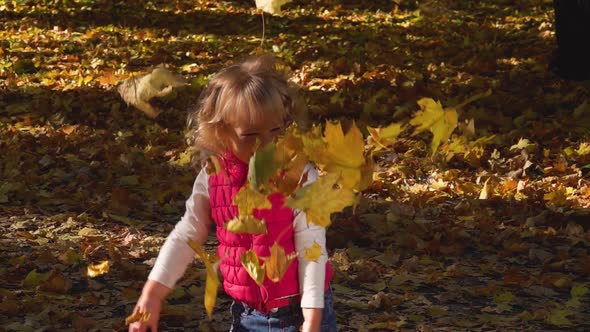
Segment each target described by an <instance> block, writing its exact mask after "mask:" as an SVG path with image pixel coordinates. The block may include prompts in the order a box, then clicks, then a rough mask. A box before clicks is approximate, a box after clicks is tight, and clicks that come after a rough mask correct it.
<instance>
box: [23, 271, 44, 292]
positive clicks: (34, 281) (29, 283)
mask: <svg viewBox="0 0 590 332" xmlns="http://www.w3.org/2000/svg"><path fill="white" fill-rule="evenodd" d="M50 274H51V272H46V273H37V270H32V271H31V272H29V274H27V276H26V277H25V280H23V287H24V288H33V287H37V286H39V285H41V284H42V283H44V282H45V281H47V279H49V276H50Z"/></svg>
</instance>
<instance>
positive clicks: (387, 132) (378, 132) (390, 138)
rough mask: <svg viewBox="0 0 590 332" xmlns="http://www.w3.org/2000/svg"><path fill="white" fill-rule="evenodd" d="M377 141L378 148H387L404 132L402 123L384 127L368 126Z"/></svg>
mask: <svg viewBox="0 0 590 332" xmlns="http://www.w3.org/2000/svg"><path fill="white" fill-rule="evenodd" d="M367 130H368V131H369V134H371V137H372V138H373V141H374V142H375V144H376V145H377V146H376V150H380V149H385V148H387V147H388V146H390V145H391V144H393V143H394V142H395V138H396V137H397V136H399V134H400V133H401V132H402V124H401V123H392V124H390V125H389V126H387V127H384V128H372V127H367Z"/></svg>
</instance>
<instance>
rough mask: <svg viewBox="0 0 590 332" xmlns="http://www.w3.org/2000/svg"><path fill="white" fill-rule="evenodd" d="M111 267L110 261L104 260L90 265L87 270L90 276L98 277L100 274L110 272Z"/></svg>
mask: <svg viewBox="0 0 590 332" xmlns="http://www.w3.org/2000/svg"><path fill="white" fill-rule="evenodd" d="M109 267H110V263H109V261H103V262H101V263H98V264H94V265H88V269H87V271H86V274H87V275H88V276H89V277H90V278H94V277H98V276H100V275H103V274H105V273H109Z"/></svg>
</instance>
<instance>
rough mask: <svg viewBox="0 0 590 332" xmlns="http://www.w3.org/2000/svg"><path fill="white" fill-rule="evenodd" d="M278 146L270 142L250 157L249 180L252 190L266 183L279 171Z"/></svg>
mask: <svg viewBox="0 0 590 332" xmlns="http://www.w3.org/2000/svg"><path fill="white" fill-rule="evenodd" d="M276 150H277V146H276V144H275V143H269V144H267V145H266V146H264V147H263V148H262V149H260V150H258V151H256V152H255V153H254V154H253V155H252V157H250V163H249V165H248V182H249V183H250V188H251V189H252V190H258V189H259V188H260V187H261V186H262V185H264V183H265V182H266V181H267V180H268V179H269V178H270V177H271V176H273V175H275V174H276V173H277V172H278V171H279V166H280V165H279V161H278V160H277V158H276V154H277V151H276Z"/></svg>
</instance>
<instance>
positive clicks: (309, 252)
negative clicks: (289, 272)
mask: <svg viewBox="0 0 590 332" xmlns="http://www.w3.org/2000/svg"><path fill="white" fill-rule="evenodd" d="M322 253H323V250H322V246H320V245H319V243H317V242H315V241H313V245H312V246H311V247H310V248H305V259H307V260H308V261H311V262H317V261H318V259H319V258H320V257H321V256H322Z"/></svg>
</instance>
